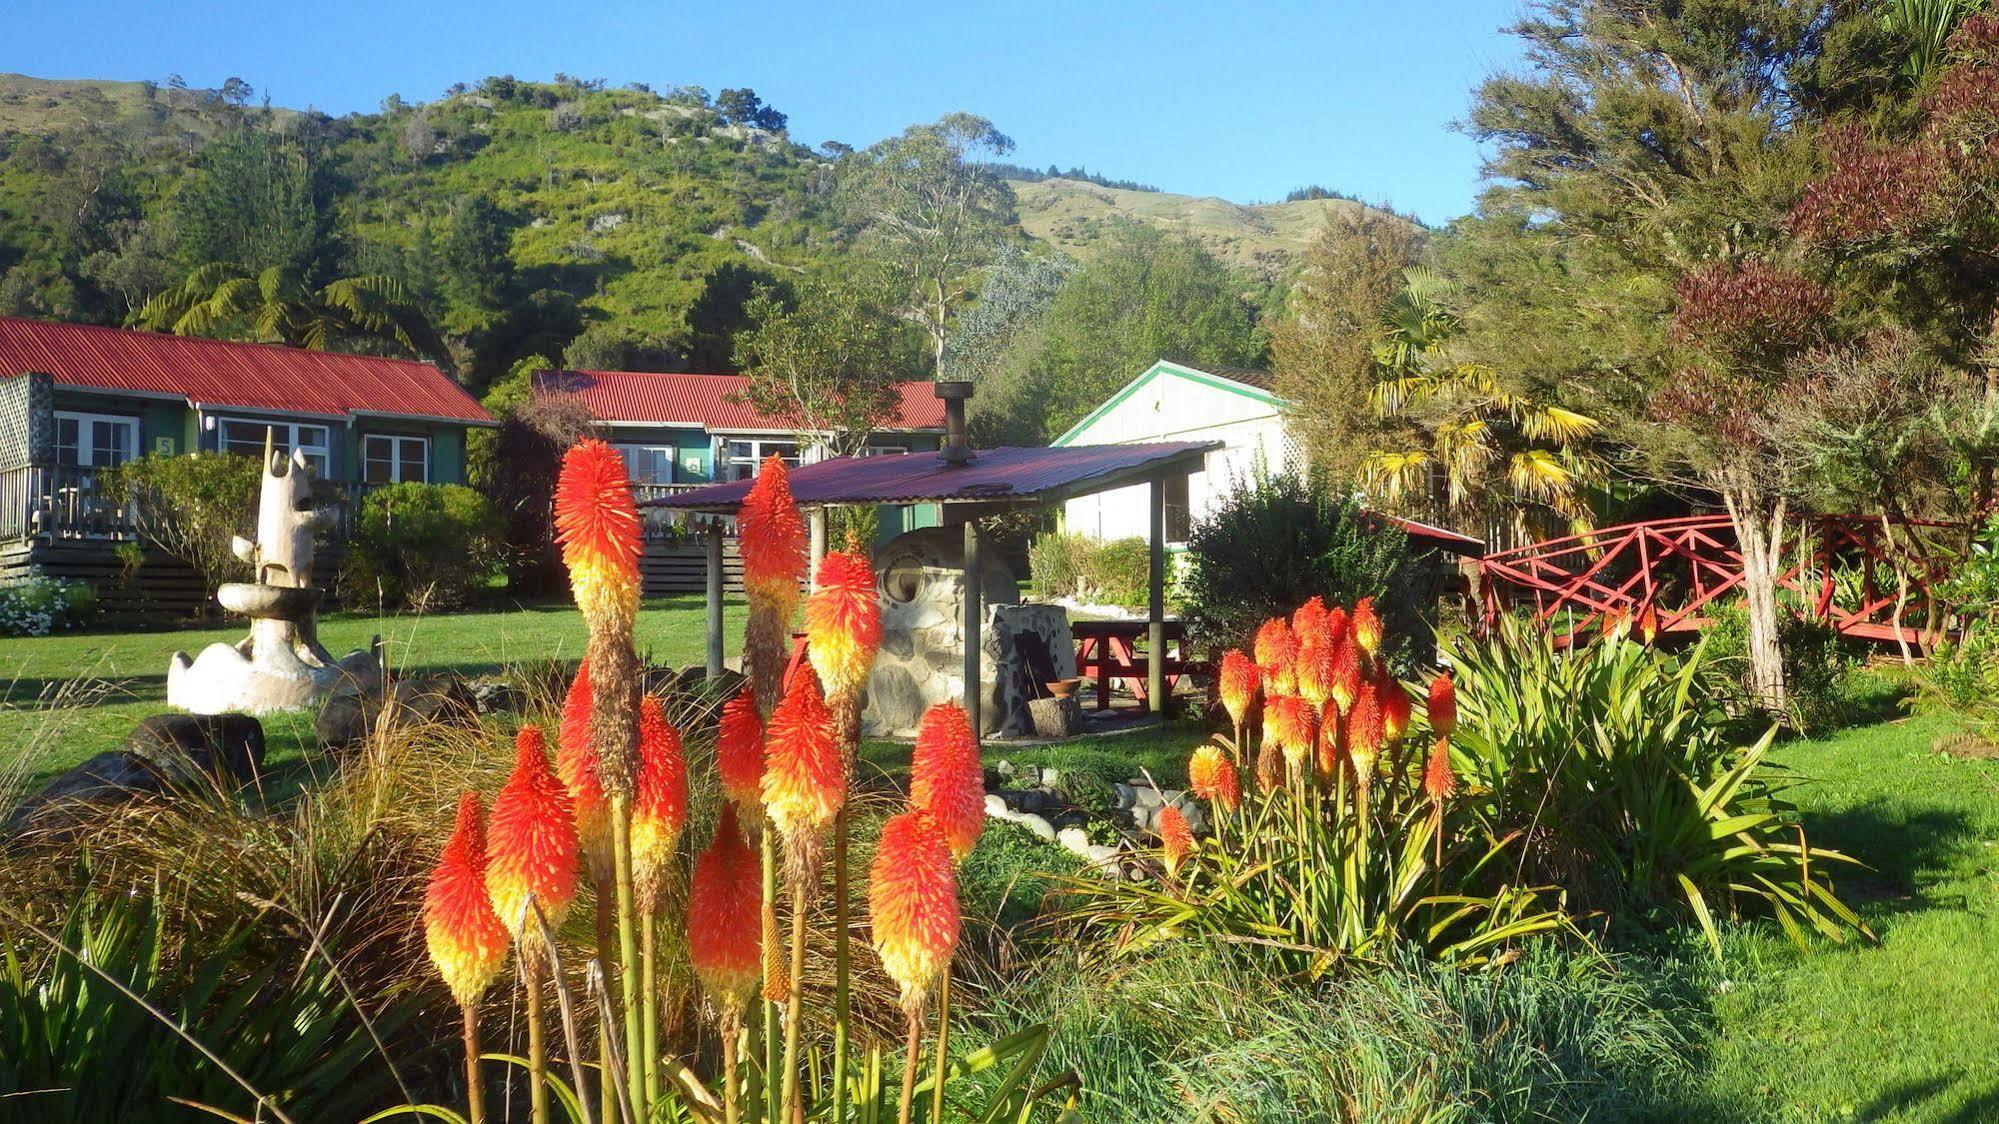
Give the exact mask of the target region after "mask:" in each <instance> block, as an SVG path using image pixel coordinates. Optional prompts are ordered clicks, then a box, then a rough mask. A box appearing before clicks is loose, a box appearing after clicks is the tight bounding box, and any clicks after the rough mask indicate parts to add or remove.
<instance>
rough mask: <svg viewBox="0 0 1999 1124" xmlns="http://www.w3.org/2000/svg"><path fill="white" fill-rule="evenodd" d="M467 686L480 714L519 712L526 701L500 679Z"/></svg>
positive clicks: (474, 681)
mask: <svg viewBox="0 0 1999 1124" xmlns="http://www.w3.org/2000/svg"><path fill="white" fill-rule="evenodd" d="M465 688H466V690H467V691H470V692H471V694H472V707H473V709H474V710H476V711H478V712H479V713H480V714H501V713H518V712H519V711H520V709H521V707H522V704H523V702H524V700H523V699H522V697H521V693H520V692H519V691H517V690H515V689H514V688H513V687H511V686H509V685H508V684H507V683H506V682H505V681H503V680H499V679H474V680H472V681H471V682H470V683H467V684H466V685H465ZM321 713H324V712H323V711H322V712H321Z"/></svg>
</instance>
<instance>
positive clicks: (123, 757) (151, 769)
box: [0, 749, 168, 837]
mask: <svg viewBox="0 0 1999 1124" xmlns="http://www.w3.org/2000/svg"><path fill="white" fill-rule="evenodd" d="M167 781H168V775H167V774H166V773H165V772H163V771H162V770H161V768H160V767H159V766H157V765H155V764H153V763H152V762H150V761H148V760H146V759H145V758H143V757H139V756H137V755H136V754H132V753H128V752H127V751H125V750H122V749H114V750H112V751H111V752H109V753H100V754H98V755H97V756H95V757H93V758H91V759H90V760H88V761H85V762H84V763H83V764H81V765H78V766H77V767H76V768H74V769H71V770H70V771H68V772H66V773H63V774H62V775H60V776H58V777H56V778H55V779H54V780H52V781H50V782H49V783H48V784H46V785H43V786H42V789H41V791H39V792H36V793H34V794H33V795H31V796H29V797H28V798H27V799H26V800H23V801H21V803H20V804H19V805H17V806H16V807H15V808H14V810H13V811H12V812H10V813H8V816H7V820H6V823H5V824H4V825H0V835H5V836H8V837H14V836H20V835H24V834H28V833H31V832H32V833H35V834H46V833H66V832H72V831H75V830H77V829H80V828H82V827H84V826H85V825H86V824H88V823H89V822H90V821H91V819H92V818H93V816H92V813H93V810H95V809H100V808H103V807H105V806H107V805H111V804H123V803H125V802H127V801H130V800H135V799H137V798H139V797H140V796H145V795H149V794H152V793H157V792H163V791H165V790H166V787H167Z"/></svg>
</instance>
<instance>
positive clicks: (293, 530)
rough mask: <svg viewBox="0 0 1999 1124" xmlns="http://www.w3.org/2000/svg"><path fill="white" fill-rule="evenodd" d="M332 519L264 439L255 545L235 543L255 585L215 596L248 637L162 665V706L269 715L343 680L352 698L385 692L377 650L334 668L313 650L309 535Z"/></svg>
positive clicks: (303, 473) (228, 586) (304, 476)
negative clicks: (245, 624) (243, 624)
mask: <svg viewBox="0 0 1999 1124" xmlns="http://www.w3.org/2000/svg"><path fill="white" fill-rule="evenodd" d="M330 522H331V513H330V512H327V511H325V510H321V509H316V508H314V507H313V505H312V470H311V469H310V468H309V467H308V466H307V465H306V462H305V459H304V458H303V457H302V456H298V455H296V454H294V455H293V456H292V457H291V458H290V459H286V458H284V457H282V456H274V455H273V454H272V452H271V450H270V445H269V442H268V438H267V439H266V444H265V450H264V484H263V491H262V493H261V495H260V496H259V499H258V509H257V541H256V542H254V543H252V542H249V541H247V540H245V539H241V538H238V539H236V540H235V542H234V543H233V544H232V546H233V548H234V550H235V553H236V556H237V557H238V558H241V559H243V560H244V561H245V562H248V563H250V564H251V566H252V567H254V568H255V571H256V575H257V580H256V581H255V582H226V583H224V584H223V585H221V586H219V587H218V588H217V589H216V591H215V599H216V601H218V602H219V603H221V605H222V607H223V608H224V609H227V610H229V611H230V612H232V613H237V614H240V615H242V616H246V617H249V618H250V635H249V636H248V637H246V638H245V639H244V640H243V641H242V642H241V643H238V644H210V645H209V646H208V647H207V648H206V649H205V650H203V652H202V653H201V655H200V656H198V657H195V658H192V659H190V658H189V657H188V654H187V653H186V652H175V653H174V655H173V659H172V660H171V661H170V662H169V663H168V664H167V703H168V705H170V706H177V707H179V708H181V709H182V710H187V711H192V712H193V713H195V714H225V713H231V712H235V713H241V714H269V713H272V712H273V711H280V710H299V709H302V708H304V707H307V706H311V705H312V704H313V703H315V702H318V701H319V700H321V699H323V698H325V697H327V696H328V695H330V694H332V693H333V690H334V688H335V687H336V686H339V685H341V684H342V683H343V681H345V682H346V685H347V689H348V690H350V691H353V692H355V693H359V694H374V693H379V692H380V691H381V689H382V665H381V661H380V659H378V658H377V657H376V656H375V655H374V654H373V653H371V652H361V651H356V652H353V653H350V654H349V655H348V656H347V657H346V658H345V659H342V660H337V661H336V660H335V659H334V658H333V656H332V654H331V653H329V652H328V651H327V650H326V649H325V648H324V647H323V646H321V645H320V643H319V633H318V614H319V602H320V597H321V594H322V591H321V590H320V589H318V588H317V587H315V586H314V585H312V583H311V578H312V554H313V535H314V532H316V531H318V530H320V529H322V528H323V527H325V526H327V525H328V524H329V523H330Z"/></svg>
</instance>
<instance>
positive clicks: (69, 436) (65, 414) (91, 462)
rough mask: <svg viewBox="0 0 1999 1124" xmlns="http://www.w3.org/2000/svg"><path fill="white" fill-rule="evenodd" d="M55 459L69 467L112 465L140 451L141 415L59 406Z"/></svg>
mask: <svg viewBox="0 0 1999 1124" xmlns="http://www.w3.org/2000/svg"><path fill="white" fill-rule="evenodd" d="M55 423H56V463H57V464H59V465H63V466H65V467H69V468H109V467H111V466H112V465H115V464H124V463H125V462H126V461H129V460H131V459H132V458H133V457H134V456H137V455H138V449H139V419H137V418H121V417H118V416H117V415H115V414H85V413H78V412H76V411H73V410H57V411H56V414H55Z"/></svg>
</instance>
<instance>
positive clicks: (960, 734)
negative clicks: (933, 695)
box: [909, 702, 986, 862]
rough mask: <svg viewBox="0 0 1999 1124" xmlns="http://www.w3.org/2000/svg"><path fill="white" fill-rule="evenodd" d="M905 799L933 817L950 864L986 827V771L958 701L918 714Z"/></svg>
mask: <svg viewBox="0 0 1999 1124" xmlns="http://www.w3.org/2000/svg"><path fill="white" fill-rule="evenodd" d="M909 803H910V806H911V807H913V808H916V809H918V810H919V811H922V812H926V813H928V814H929V816H930V818H931V819H932V820H934V821H936V824H937V829H938V830H939V831H941V832H943V833H944V842H945V843H946V844H947V845H948V846H949V847H950V848H951V858H952V860H953V861H954V862H964V861H965V858H966V856H968V855H970V854H971V853H972V848H973V847H976V846H977V845H978V842H979V833H980V832H982V831H984V830H985V826H986V775H985V770H984V769H983V768H982V767H981V766H980V764H979V739H978V738H976V737H974V736H973V735H972V721H971V718H970V717H969V716H967V715H966V714H965V708H964V707H962V706H959V705H958V704H957V703H954V702H946V703H938V704H937V705H936V706H933V707H931V708H930V709H929V710H926V711H924V712H923V720H922V722H921V723H920V724H918V726H917V728H916V748H915V750H914V751H913V753H912V755H911V757H910V763H909Z"/></svg>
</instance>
